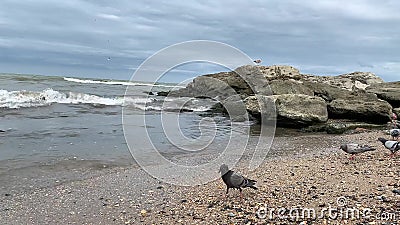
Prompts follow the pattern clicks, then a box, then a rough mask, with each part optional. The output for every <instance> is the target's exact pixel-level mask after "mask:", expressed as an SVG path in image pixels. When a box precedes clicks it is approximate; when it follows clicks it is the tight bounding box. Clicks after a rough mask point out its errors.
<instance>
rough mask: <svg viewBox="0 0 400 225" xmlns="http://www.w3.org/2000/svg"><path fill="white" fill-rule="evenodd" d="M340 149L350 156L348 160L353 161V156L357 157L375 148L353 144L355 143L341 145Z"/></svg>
mask: <svg viewBox="0 0 400 225" xmlns="http://www.w3.org/2000/svg"><path fill="white" fill-rule="evenodd" d="M340 149H342V150H343V151H344V152H346V153H348V154H350V155H351V156H350V160H353V159H354V157H355V155H357V154H360V153H363V152H369V151H374V150H376V149H375V148H373V147H371V146H368V145H359V144H355V143H350V144H343V145H341V146H340Z"/></svg>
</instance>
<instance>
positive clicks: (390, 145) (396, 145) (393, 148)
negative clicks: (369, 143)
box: [378, 138, 400, 157]
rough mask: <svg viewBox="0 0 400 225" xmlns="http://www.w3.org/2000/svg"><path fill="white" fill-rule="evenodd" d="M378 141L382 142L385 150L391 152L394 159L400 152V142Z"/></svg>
mask: <svg viewBox="0 0 400 225" xmlns="http://www.w3.org/2000/svg"><path fill="white" fill-rule="evenodd" d="M378 141H380V142H382V144H383V145H384V146H385V148H387V149H389V150H390V152H391V154H390V157H393V156H394V154H396V152H397V151H399V150H400V142H398V141H389V140H387V139H385V138H378Z"/></svg>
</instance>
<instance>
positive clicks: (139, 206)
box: [0, 131, 400, 224]
mask: <svg viewBox="0 0 400 225" xmlns="http://www.w3.org/2000/svg"><path fill="white" fill-rule="evenodd" d="M378 137H387V135H385V134H384V132H382V131H372V132H367V133H360V134H349V135H337V136H334V135H306V136H299V137H290V136H288V137H277V138H276V139H275V140H274V144H273V147H272V150H271V152H270V155H271V157H269V158H268V159H267V160H266V161H265V163H264V164H263V165H262V166H261V167H259V168H258V169H256V170H255V171H247V170H245V169H244V168H245V167H244V166H243V163H245V161H243V162H242V163H241V164H239V165H238V168H235V170H237V171H240V172H241V173H242V174H244V175H246V176H248V177H250V178H253V179H256V180H257V181H258V183H257V186H258V188H259V190H258V191H255V190H252V189H246V190H244V192H243V193H244V198H243V200H240V197H239V192H238V191H236V190H230V193H229V195H228V196H227V197H225V186H224V184H223V183H222V180H216V181H213V182H211V183H208V184H206V185H201V186H194V187H179V186H173V185H169V184H165V183H162V182H159V181H158V180H156V179H154V178H152V177H150V176H149V175H147V174H146V173H145V172H144V171H142V170H141V169H138V168H129V167H128V168H127V167H124V168H110V169H107V170H106V172H104V171H105V170H103V171H102V172H101V173H98V172H96V171H93V172H91V174H89V176H87V178H85V179H83V180H77V181H72V182H64V183H54V184H53V185H50V186H47V187H40V188H35V187H32V188H31V189H28V190H21V191H19V192H15V193H4V194H2V195H1V196H0V223H1V224H368V223H369V224H392V223H394V222H395V221H397V220H398V219H399V218H400V212H399V210H400V191H399V192H397V190H398V189H400V180H399V173H400V169H399V166H400V161H399V158H389V157H388V154H389V151H388V150H386V149H384V147H383V146H382V145H381V144H380V142H378V141H376V139H377V138H378ZM346 142H359V143H362V144H370V145H373V146H376V147H377V151H375V152H369V153H365V154H362V155H357V156H356V158H355V160H349V156H348V155H346V154H345V153H344V152H342V151H340V150H338V146H339V145H340V144H341V143H346ZM283 209H285V210H283ZM329 210H330V214H329ZM349 210H350V212H349ZM297 212H298V213H299V215H298V216H296V215H297V214H296V213H297ZM309 212H315V216H313V215H310V216H309V215H308V213H309ZM335 212H336V214H335ZM346 212H347V214H346ZM351 212H353V213H355V214H354V215H353V214H351ZM357 212H358V215H357ZM302 213H304V214H305V215H302ZM383 222H385V223H383Z"/></svg>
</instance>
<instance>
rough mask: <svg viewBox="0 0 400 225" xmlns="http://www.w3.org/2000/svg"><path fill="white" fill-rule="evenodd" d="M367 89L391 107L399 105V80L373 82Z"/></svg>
mask: <svg viewBox="0 0 400 225" xmlns="http://www.w3.org/2000/svg"><path fill="white" fill-rule="evenodd" d="M367 91H368V92H370V93H374V94H376V95H377V96H378V98H380V99H383V100H385V101H387V102H389V103H390V104H391V105H392V106H393V108H398V107H400V81H397V82H387V83H379V84H373V85H371V86H369V87H368V88H367Z"/></svg>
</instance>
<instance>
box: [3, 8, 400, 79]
mask: <svg viewBox="0 0 400 225" xmlns="http://www.w3.org/2000/svg"><path fill="white" fill-rule="evenodd" d="M0 5H1V10H0V72H10V73H29V74H44V75H62V76H78V77H99V78H112V79H129V78H130V77H131V75H132V74H133V72H134V71H135V69H136V68H137V67H138V66H139V65H140V64H141V63H142V62H143V61H144V60H145V59H146V58H147V57H149V56H151V55H152V54H154V53H155V52H157V51H158V50H160V49H162V48H165V47H167V46H169V45H172V44H175V43H178V42H182V41H189V40H213V41H220V42H224V43H226V44H229V45H232V46H234V47H236V48H238V49H240V50H241V51H243V52H244V53H246V54H247V55H249V56H250V57H252V58H254V59H258V58H261V59H262V60H263V63H262V64H263V65H273V64H287V65H292V66H295V67H297V68H298V69H300V71H301V72H302V73H311V74H317V75H337V74H342V73H348V72H353V71H370V72H373V73H375V74H377V75H379V76H381V77H382V78H383V79H384V80H386V81H393V80H400V79H399V77H400V76H399V75H400V54H399V52H400V13H399V11H400V1H397V0H381V1H377V0H351V1H349V0H343V1H341V0H318V1H315V0H288V1H285V0H269V1H249V0H244V1H228V0H222V1H218V0H213V1H190V0H187V1H176V0H170V1H141V0H134V1H131V0H122V1H103V0H92V1H83V0H68V1H56V0H23V1H15V0H2V1H1V3H0ZM221 69H222V68H217V67H209V66H207V65H204V64H203V65H192V66H190V65H187V66H183V67H181V68H177V72H176V73H174V75H173V76H171V77H170V80H171V81H180V80H183V79H185V78H187V77H191V76H194V75H200V74H202V73H208V72H218V70H221ZM214 70H215V71H214Z"/></svg>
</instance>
